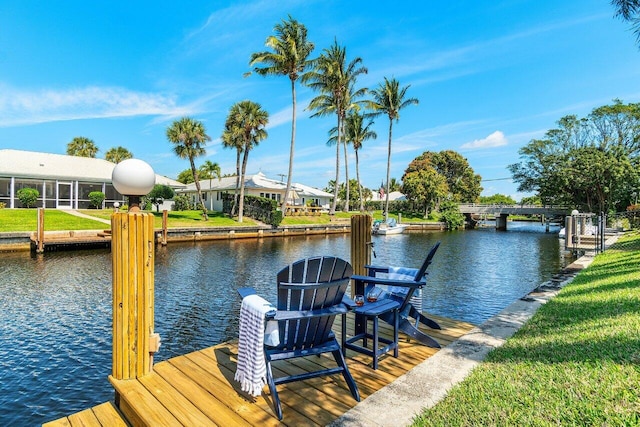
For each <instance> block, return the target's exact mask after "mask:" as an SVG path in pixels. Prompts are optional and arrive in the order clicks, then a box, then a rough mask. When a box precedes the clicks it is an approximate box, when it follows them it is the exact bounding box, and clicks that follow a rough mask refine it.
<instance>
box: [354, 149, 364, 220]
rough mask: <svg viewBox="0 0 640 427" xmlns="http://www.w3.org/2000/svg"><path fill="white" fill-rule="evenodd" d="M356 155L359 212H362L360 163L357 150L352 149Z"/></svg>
mask: <svg viewBox="0 0 640 427" xmlns="http://www.w3.org/2000/svg"><path fill="white" fill-rule="evenodd" d="M353 151H355V154H356V181H358V197H359V198H360V212H363V211H364V202H363V200H362V185H361V184H360V162H359V160H358V150H357V149H355V148H354V149H353Z"/></svg>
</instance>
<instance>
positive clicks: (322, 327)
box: [238, 256, 360, 420]
mask: <svg viewBox="0 0 640 427" xmlns="http://www.w3.org/2000/svg"><path fill="white" fill-rule="evenodd" d="M352 274H353V268H352V267H351V264H349V263H348V262H347V261H345V260H343V259H341V258H337V257H329V256H325V257H314V258H307V259H302V260H299V261H296V262H294V263H293V264H291V265H289V266H287V267H285V268H283V269H282V270H280V272H279V273H278V275H277V283H278V303H277V307H276V308H277V310H276V311H275V313H274V314H271V313H270V314H269V315H268V319H267V320H277V321H278V331H279V335H280V343H279V344H278V345H277V346H274V347H271V346H268V345H265V348H264V353H265V359H266V365H267V384H268V386H269V391H270V392H271V396H272V398H273V403H274V407H275V412H276V415H277V416H278V418H279V419H280V420H282V407H281V404H280V398H279V396H278V390H277V388H276V386H277V385H279V384H285V383H289V382H293V381H300V380H306V379H310V378H315V377H319V376H324V375H333V374H342V376H343V377H344V379H345V381H346V382H347V385H348V387H349V390H350V391H351V394H352V395H353V397H354V399H355V400H356V401H358V402H359V401H360V393H359V392H358V387H357V385H356V383H355V381H354V379H353V377H352V376H351V373H350V372H349V369H348V367H347V364H346V362H345V360H344V357H343V355H342V351H341V349H340V345H339V344H338V341H337V340H336V337H335V335H334V333H333V331H332V330H331V328H332V326H333V322H334V319H335V317H336V316H337V315H338V314H342V313H346V312H347V311H349V308H348V307H347V306H346V305H345V304H343V302H342V299H343V297H344V294H345V291H346V290H347V286H348V285H349V281H350V279H351V275H352ZM238 292H239V293H240V295H241V296H242V297H244V296H246V295H250V294H252V293H255V291H254V290H253V289H251V288H242V289H240V290H238ZM272 313H273V312H272ZM323 353H331V354H332V355H333V358H334V359H335V362H336V364H337V366H336V367H332V368H327V369H321V370H318V371H313V372H305V373H301V374H297V375H288V376H283V377H278V378H274V376H273V370H272V368H271V363H272V362H274V361H277V360H286V359H292V358H298V357H305V356H310V355H321V354H323Z"/></svg>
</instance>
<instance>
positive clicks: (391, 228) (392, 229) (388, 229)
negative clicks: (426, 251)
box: [371, 218, 409, 235]
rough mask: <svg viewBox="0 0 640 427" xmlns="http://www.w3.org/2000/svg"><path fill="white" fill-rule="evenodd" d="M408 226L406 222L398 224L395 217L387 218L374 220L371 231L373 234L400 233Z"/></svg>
mask: <svg viewBox="0 0 640 427" xmlns="http://www.w3.org/2000/svg"><path fill="white" fill-rule="evenodd" d="M407 227H409V226H408V225H407V224H398V223H397V222H396V220H395V219H393V218H389V219H388V220H387V221H386V222H384V221H382V220H379V219H378V220H375V221H374V222H373V226H372V229H371V232H372V233H373V234H382V235H387V234H401V233H403V232H404V230H405V229H406V228H407Z"/></svg>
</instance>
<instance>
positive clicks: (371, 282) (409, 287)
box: [352, 242, 442, 348]
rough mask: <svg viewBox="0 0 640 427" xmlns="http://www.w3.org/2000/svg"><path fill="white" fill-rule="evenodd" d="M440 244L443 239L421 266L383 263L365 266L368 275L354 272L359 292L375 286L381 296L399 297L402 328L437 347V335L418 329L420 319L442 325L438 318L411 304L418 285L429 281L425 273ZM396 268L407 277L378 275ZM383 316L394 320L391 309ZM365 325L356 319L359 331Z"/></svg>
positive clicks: (436, 325)
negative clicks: (412, 266) (427, 315)
mask: <svg viewBox="0 0 640 427" xmlns="http://www.w3.org/2000/svg"><path fill="white" fill-rule="evenodd" d="M438 247H440V242H437V243H436V244H435V245H433V247H432V248H431V249H430V250H429V252H428V253H427V257H426V258H425V260H424V262H423V263H422V266H421V267H420V268H417V269H416V268H402V269H394V268H392V267H388V266H387V267H382V266H374V265H366V266H365V268H366V269H367V276H359V275H354V276H352V279H353V281H354V287H355V292H356V294H360V295H368V294H370V293H371V292H372V291H374V290H375V291H374V293H375V292H379V297H378V298H390V299H393V300H395V301H398V302H399V303H400V308H399V309H398V313H399V315H400V323H399V325H398V328H399V329H400V330H401V331H402V332H404V333H406V334H407V335H409V336H410V337H412V338H414V339H416V340H417V341H419V342H420V343H422V344H424V345H426V346H429V347H434V348H440V344H439V343H438V342H437V341H436V340H435V339H433V338H432V337H430V336H429V335H427V334H425V333H424V332H422V331H421V330H420V329H418V326H419V324H420V322H422V323H423V324H425V325H427V326H429V327H430V328H433V329H442V328H441V327H440V325H438V323H437V322H436V321H434V320H433V319H429V318H428V317H426V316H425V315H424V314H422V313H421V312H420V311H419V310H417V309H416V308H415V307H414V306H413V304H411V297H412V296H413V295H414V293H415V291H416V290H417V289H420V288H422V287H423V286H424V285H425V284H426V281H425V276H426V274H427V268H429V265H431V262H432V261H433V257H434V256H435V254H436V251H437V250H438ZM394 271H401V272H402V275H403V276H404V278H402V279H397V278H395V279H394V278H388V277H377V275H378V274H379V273H384V275H385V276H387V275H389V274H390V273H393V272H394ZM409 317H412V318H413V319H415V322H414V323H411V321H410V320H409ZM380 318H381V319H382V320H384V321H386V322H387V323H389V324H393V323H392V322H393V316H392V314H391V313H388V314H387V315H383V316H380ZM363 327H364V326H362V324H361V322H360V320H359V319H356V331H358V330H360V329H361V328H363Z"/></svg>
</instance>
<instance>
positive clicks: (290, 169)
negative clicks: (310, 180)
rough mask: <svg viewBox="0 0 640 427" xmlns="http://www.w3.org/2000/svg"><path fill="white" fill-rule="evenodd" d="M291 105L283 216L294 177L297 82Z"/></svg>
mask: <svg viewBox="0 0 640 427" xmlns="http://www.w3.org/2000/svg"><path fill="white" fill-rule="evenodd" d="M291 104H292V106H293V111H292V113H291V148H289V173H288V174H287V188H286V190H285V191H284V200H283V201H282V203H281V204H280V209H281V210H282V215H285V213H286V211H287V210H286V205H287V199H288V198H289V191H290V190H291V175H293V153H294V147H295V145H296V81H295V80H291Z"/></svg>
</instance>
